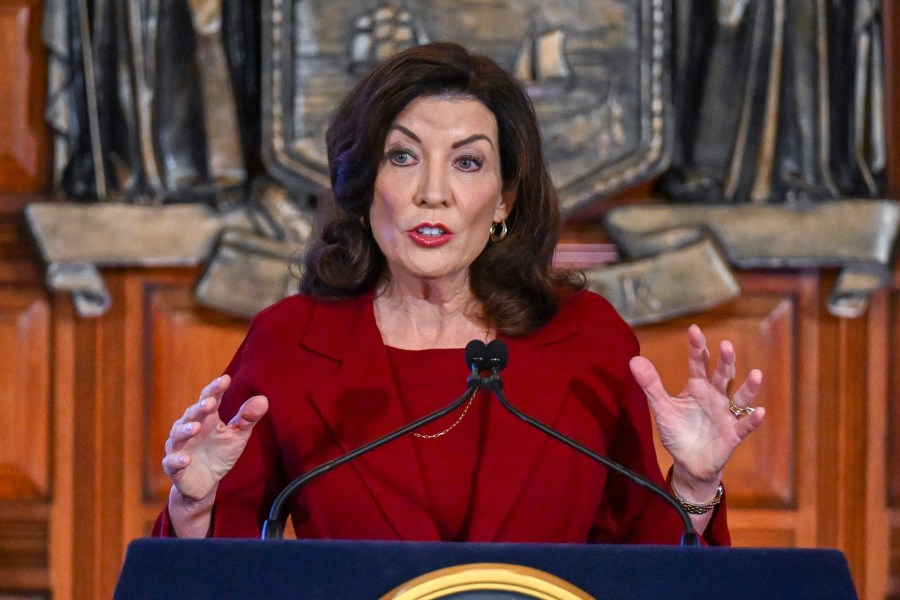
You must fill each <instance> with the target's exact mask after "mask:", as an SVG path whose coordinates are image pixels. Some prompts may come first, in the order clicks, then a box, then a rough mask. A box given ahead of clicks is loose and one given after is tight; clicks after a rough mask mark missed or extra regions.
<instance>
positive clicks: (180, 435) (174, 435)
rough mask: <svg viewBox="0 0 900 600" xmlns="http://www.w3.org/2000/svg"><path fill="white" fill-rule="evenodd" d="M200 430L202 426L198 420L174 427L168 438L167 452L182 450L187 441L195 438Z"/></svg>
mask: <svg viewBox="0 0 900 600" xmlns="http://www.w3.org/2000/svg"><path fill="white" fill-rule="evenodd" d="M198 431H200V426H199V425H198V424H197V422H196V421H191V422H190V423H182V424H181V425H179V426H177V427H173V428H172V432H171V433H170V434H169V439H167V440H166V454H169V453H171V452H178V451H179V450H181V448H182V447H183V446H184V444H185V442H187V441H188V440H190V439H193V437H194V436H195V435H196V434H197V432H198Z"/></svg>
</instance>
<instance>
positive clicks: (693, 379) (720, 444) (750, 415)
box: [630, 325, 765, 488]
mask: <svg viewBox="0 0 900 600" xmlns="http://www.w3.org/2000/svg"><path fill="white" fill-rule="evenodd" d="M688 341H689V344H690V349H689V354H688V381H687V384H686V385H685V387H684V389H683V390H682V391H681V392H680V393H679V394H678V395H675V396H672V395H670V394H669V393H668V392H667V391H666V390H665V388H664V386H663V384H662V381H661V380H660V378H659V373H658V372H657V370H656V368H655V367H654V366H653V364H652V363H651V362H650V361H649V360H647V359H646V358H643V357H640V356H637V357H634V358H633V359H632V360H631V364H630V366H631V371H632V373H633V374H634V377H635V379H636V380H637V382H638V384H639V385H640V386H641V387H642V388H643V390H644V393H645V394H646V395H647V399H648V401H649V403H650V410H651V412H652V413H653V416H654V418H655V420H656V424H657V428H658V431H659V435H660V439H661V441H662V443H663V446H665V448H666V450H668V452H669V453H670V454H671V455H672V458H673V459H674V461H675V470H676V476H677V477H679V478H680V479H681V480H682V481H685V482H686V483H687V484H688V485H690V486H691V487H694V488H697V487H700V485H699V484H702V483H711V484H713V485H717V484H718V481H719V479H720V478H721V472H722V469H723V468H724V467H725V464H726V463H727V462H728V459H729V458H731V455H732V453H733V452H734V450H735V448H737V447H738V445H739V444H740V443H741V441H743V439H744V438H746V437H747V436H748V435H750V433H751V432H753V430H755V429H756V428H757V427H759V426H760V424H761V423H762V422H763V419H764V417H765V409H764V408H762V407H753V408H752V410H748V409H747V407H751V406H752V404H753V400H754V398H755V397H756V394H757V393H758V392H759V390H760V388H761V387H762V372H761V371H759V370H758V369H753V370H752V371H750V372H749V373H748V375H747V378H746V379H745V381H744V382H743V383H742V384H741V386H740V387H739V388H738V389H737V391H736V392H735V393H734V395H733V396H731V390H732V387H733V382H734V377H735V352H734V346H733V345H732V344H731V342H728V341H723V342H722V343H721V344H720V346H719V357H718V360H717V362H716V368H715V370H714V371H711V370H710V354H709V350H708V349H707V347H706V338H705V337H704V335H703V332H702V331H700V328H699V327H698V326H696V325H691V326H690V327H689V328H688Z"/></svg>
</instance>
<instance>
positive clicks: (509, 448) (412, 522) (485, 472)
mask: <svg viewBox="0 0 900 600" xmlns="http://www.w3.org/2000/svg"><path fill="white" fill-rule="evenodd" d="M372 300H373V295H372V294H371V293H368V294H365V295H362V296H360V297H357V298H354V299H351V300H348V301H344V302H340V303H329V302H320V303H317V304H316V306H315V308H314V312H313V315H312V319H311V322H310V327H309V329H308V330H307V333H306V334H305V336H304V337H303V340H302V342H301V343H302V344H303V345H304V346H305V347H306V348H307V349H309V350H311V351H313V352H317V353H319V354H322V355H324V356H327V357H330V358H332V359H334V360H336V361H338V362H339V363H340V364H339V366H338V368H337V370H336V371H335V372H334V373H333V374H332V375H331V376H329V377H328V378H327V379H326V380H325V381H324V382H323V383H322V385H320V386H318V387H316V388H315V389H313V390H312V392H311V398H312V401H313V402H314V403H315V405H316V407H317V408H318V410H319V411H320V413H321V415H322V418H323V420H324V421H325V422H326V424H327V425H328V427H329V428H330V429H331V431H332V432H334V433H335V435H336V437H337V440H338V443H339V445H340V448H341V452H342V453H344V452H349V451H351V450H354V449H356V448H358V447H360V446H362V445H364V444H366V443H368V442H371V441H372V440H374V439H376V438H378V437H379V436H382V435H385V434H386V433H389V432H391V431H394V430H396V429H399V428H400V427H403V426H404V425H406V424H407V420H406V417H405V416H404V414H403V411H402V407H401V406H400V403H399V402H397V400H396V399H397V398H398V397H399V394H398V391H397V389H396V384H395V383H394V378H393V376H392V373H391V367H390V363H389V361H388V357H387V351H386V350H385V347H384V343H383V341H382V338H381V333H380V332H379V330H378V327H377V325H376V323H375V316H374V309H373V306H372ZM578 330H579V328H578V324H577V322H575V320H574V319H573V318H571V316H570V315H566V314H565V313H564V312H561V313H560V314H559V315H557V318H556V319H554V320H553V321H551V323H549V324H547V325H545V326H544V327H542V328H540V329H539V330H537V331H535V332H533V333H532V334H530V335H528V336H525V337H521V338H504V341H506V342H507V345H508V346H509V350H510V359H509V364H508V367H507V368H506V369H505V370H504V372H503V381H504V393H505V395H506V397H507V398H508V399H509V401H510V402H511V403H513V404H514V405H515V406H516V407H517V408H519V409H520V410H522V411H523V412H525V413H527V414H528V415H529V416H531V417H533V418H535V419H537V420H539V421H541V422H542V423H545V424H547V425H551V426H552V425H553V424H554V423H555V421H556V418H557V415H558V413H559V410H560V407H561V405H562V401H563V398H564V397H565V395H566V391H567V389H568V388H569V382H570V380H571V378H572V368H571V366H570V365H571V363H572V361H571V360H570V359H571V357H569V356H568V355H567V345H565V344H560V343H559V342H562V341H564V340H566V339H567V338H569V337H571V336H572V335H575V334H576V333H577V332H578ZM536 387H537V388H538V389H540V394H539V395H537V396H536V395H535V394H534V389H535V388H536ZM460 391H462V389H461V390H460ZM350 397H353V398H354V399H359V401H365V402H368V403H369V405H367V406H365V407H361V410H362V411H364V412H365V413H366V414H367V418H366V419H365V420H363V421H361V422H356V423H354V426H352V427H348V426H347V423H346V415H347V409H348V407H347V403H348V400H347V399H348V398H350ZM484 399H485V400H487V401H489V402H491V405H490V407H489V410H488V414H489V418H490V419H491V420H492V422H493V423H495V429H494V431H493V432H492V435H491V436H489V439H488V441H487V443H486V445H485V449H484V454H483V457H482V460H481V468H480V471H479V475H478V480H477V486H476V495H475V497H474V498H473V500H472V501H473V509H474V510H473V521H472V524H471V531H472V532H477V535H478V536H479V537H480V538H481V539H486V540H489V539H493V538H494V537H495V536H496V534H497V533H498V531H499V529H500V527H501V526H502V525H503V522H504V519H505V517H506V515H507V514H508V513H509V511H510V509H511V507H512V504H513V502H514V501H515V499H516V497H517V496H518V495H519V493H520V491H521V489H522V488H523V486H525V485H526V484H528V483H529V476H530V474H531V472H532V471H533V466H534V464H535V462H536V461H537V460H538V458H539V456H540V453H541V451H542V449H543V448H544V447H545V445H546V444H547V443H548V441H549V442H550V443H558V442H555V441H552V440H549V438H548V437H547V436H545V435H543V434H539V435H533V434H532V433H533V431H534V430H532V428H531V427H530V426H529V425H527V424H525V423H523V422H522V421H520V420H518V419H516V418H515V417H514V416H513V415H511V414H510V413H509V412H507V411H506V409H504V408H503V407H502V405H500V403H499V401H497V400H496V399H495V398H490V399H488V398H487V397H486V396H484ZM354 401H356V400H354ZM523 430H524V431H525V432H528V433H529V434H530V435H523ZM373 456H377V458H378V460H372V457H373ZM385 465H392V466H398V467H402V468H404V471H405V472H406V473H408V474H411V479H410V480H409V481H407V482H406V485H405V486H404V487H403V488H402V489H398V488H397V487H395V486H391V485H390V483H389V480H390V479H391V478H387V480H386V479H385V478H384V477H382V476H381V473H380V471H381V470H383V469H384V466H385ZM350 466H351V467H352V468H353V469H354V471H355V472H356V474H357V475H358V476H359V477H360V478H361V479H362V480H363V482H364V483H365V485H366V487H367V488H368V490H369V493H370V496H371V499H372V501H373V502H375V503H376V504H377V505H378V506H379V507H380V508H381V512H382V513H383V514H384V515H385V517H386V518H387V520H388V521H389V522H390V524H391V526H392V528H393V529H394V531H395V532H396V533H397V535H398V538H400V539H409V540H433V539H439V532H438V529H437V525H436V524H435V523H434V520H433V517H432V516H431V514H430V512H429V509H430V504H429V501H428V497H427V493H426V489H425V482H424V476H423V474H422V471H421V466H420V463H419V461H418V455H417V453H416V450H415V447H414V443H413V438H412V436H410V435H406V436H402V437H401V438H398V439H396V440H393V441H392V442H390V443H388V444H386V445H384V446H382V447H380V448H378V449H377V450H374V451H373V452H372V453H370V454H369V455H363V456H360V457H359V458H357V459H355V460H354V461H351V463H350ZM342 468H346V465H345V467H342ZM532 483H534V482H532ZM535 484H536V483H535Z"/></svg>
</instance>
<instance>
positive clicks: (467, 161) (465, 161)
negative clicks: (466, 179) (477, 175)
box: [456, 156, 483, 171]
mask: <svg viewBox="0 0 900 600" xmlns="http://www.w3.org/2000/svg"><path fill="white" fill-rule="evenodd" d="M482 162H483V161H482V160H481V158H480V157H478V156H460V157H459V158H457V159H456V166H457V167H459V169H460V170H461V171H477V170H478V169H480V168H481V165H482Z"/></svg>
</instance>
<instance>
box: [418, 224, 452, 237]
mask: <svg viewBox="0 0 900 600" xmlns="http://www.w3.org/2000/svg"><path fill="white" fill-rule="evenodd" d="M416 233H418V234H420V235H427V236H429V237H437V236H439V235H443V234H445V233H446V231H445V230H444V229H443V228H442V227H428V226H425V225H423V226H421V227H418V228H417V229H416Z"/></svg>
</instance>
